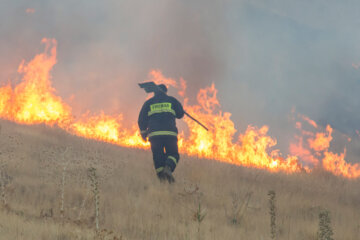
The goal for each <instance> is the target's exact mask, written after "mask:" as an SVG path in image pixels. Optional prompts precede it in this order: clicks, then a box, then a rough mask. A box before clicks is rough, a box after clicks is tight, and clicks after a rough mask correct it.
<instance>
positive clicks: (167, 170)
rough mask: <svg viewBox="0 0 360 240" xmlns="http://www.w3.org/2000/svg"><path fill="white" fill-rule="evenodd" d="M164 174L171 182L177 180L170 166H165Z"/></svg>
mask: <svg viewBox="0 0 360 240" xmlns="http://www.w3.org/2000/svg"><path fill="white" fill-rule="evenodd" d="M163 174H164V176H165V178H166V179H167V180H168V182H169V183H173V182H175V178H174V176H173V175H172V171H171V169H170V167H169V166H165V167H164V170H163Z"/></svg>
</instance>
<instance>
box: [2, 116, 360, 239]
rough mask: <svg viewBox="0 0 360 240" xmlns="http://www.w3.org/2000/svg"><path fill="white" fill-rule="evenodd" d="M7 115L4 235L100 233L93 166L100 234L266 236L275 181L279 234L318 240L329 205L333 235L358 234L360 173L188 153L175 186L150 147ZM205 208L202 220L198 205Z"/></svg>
mask: <svg viewBox="0 0 360 240" xmlns="http://www.w3.org/2000/svg"><path fill="white" fill-rule="evenodd" d="M0 124H1V125H2V130H1V134H0V152H1V154H0V166H1V168H0V170H1V171H3V172H6V174H7V175H8V176H10V177H11V182H10V183H9V184H7V185H6V187H5V190H4V191H5V193H6V203H7V204H6V205H4V204H2V208H1V210H0V236H1V237H0V239H37V240H38V239H46V240H51V239H57V240H59V239H64V240H65V239H94V238H95V211H94V204H95V203H94V197H93V193H92V189H91V186H90V184H91V183H90V181H89V178H88V175H87V170H88V169H89V168H91V167H94V168H96V174H97V176H98V184H99V186H98V187H99V195H100V206H99V226H100V229H106V231H104V230H103V231H102V232H101V233H100V234H98V238H100V239H121V238H120V237H122V239H154V240H160V239H171V240H177V239H182V240H186V239H251V240H252V239H256V240H257V239H258V240H267V239H270V216H269V204H268V196H267V194H268V192H269V191H270V190H273V191H275V192H276V229H277V230H276V231H277V233H276V236H277V239H278V240H281V239H291V240H300V239H304V240H315V239H316V237H317V232H318V225H319V224H318V221H319V219H318V217H319V213H320V211H321V210H322V209H327V210H329V211H330V212H331V226H332V229H333V231H334V235H333V236H334V239H341V240H350V239H353V240H355V239H359V236H360V225H359V224H360V222H359V219H360V210H359V209H360V201H359V199H360V182H359V180H346V179H342V178H337V177H334V176H332V175H331V174H327V173H325V172H321V171H315V172H314V173H312V174H294V175H286V174H282V173H278V174H272V173H268V172H266V171H260V170H256V169H248V168H242V167H237V166H232V165H228V164H223V163H219V162H216V161H209V160H202V159H196V158H190V157H187V156H182V158H181V161H180V164H179V166H178V168H177V170H176V172H175V178H176V183H175V184H174V185H172V186H169V185H167V184H161V183H160V182H159V181H158V180H157V178H156V176H155V173H154V169H153V164H152V159H151V154H150V152H149V151H142V150H136V149H125V148H121V147H118V146H114V145H111V144H106V143H99V142H95V141H90V140H85V139H81V138H77V137H75V136H71V135H68V134H66V133H64V132H63V131H61V130H58V129H53V128H49V127H46V126H19V125H16V124H13V123H10V122H6V121H1V122H0ZM67 148H68V151H67V152H66V155H65V156H64V158H63V157H62V154H63V153H64V151H65V149H67ZM64 161H65V162H64ZM66 161H68V162H66ZM65 164H66V166H67V167H66V181H63V176H64V174H63V172H64V165H65ZM63 183H65V184H64V186H62V185H63ZM62 189H64V190H63V193H64V194H63V196H64V198H63V201H62V199H61V196H62ZM62 202H63V215H64V217H61V212H60V210H61V206H62ZM199 206H200V208H201V209H200V210H199ZM205 213H206V215H205V216H204V218H203V219H202V220H201V222H200V223H199V215H196V214H200V215H201V214H205ZM199 224H201V227H199ZM111 231H112V233H111ZM100 235H101V236H100ZM114 237H115V238H114Z"/></svg>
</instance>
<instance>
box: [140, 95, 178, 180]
mask: <svg viewBox="0 0 360 240" xmlns="http://www.w3.org/2000/svg"><path fill="white" fill-rule="evenodd" d="M183 116H184V109H183V107H182V105H181V103H180V102H179V101H178V100H176V98H174V97H171V96H168V95H167V94H166V93H165V92H156V93H155V95H154V97H152V98H150V99H149V100H147V101H146V102H145V103H144V105H143V107H142V108H141V111H140V114H139V120H138V124H139V128H140V132H141V135H142V137H143V138H144V139H146V136H147V137H149V141H150V143H151V150H152V153H153V159H154V165H155V170H156V173H157V174H158V176H159V177H160V175H161V172H162V171H163V170H164V168H165V166H169V167H170V169H171V171H174V170H175V168H176V165H177V164H178V162H179V158H180V156H179V151H178V145H177V134H178V130H177V128H176V122H175V119H176V118H178V119H180V118H182V117H183Z"/></svg>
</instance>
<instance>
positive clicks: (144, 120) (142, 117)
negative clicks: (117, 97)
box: [138, 103, 149, 141]
mask: <svg viewBox="0 0 360 240" xmlns="http://www.w3.org/2000/svg"><path fill="white" fill-rule="evenodd" d="M147 108H148V106H147V104H146V103H145V104H144V105H143V106H142V108H141V110H140V113H139V119H138V125H139V129H140V134H141V137H142V139H143V140H144V141H146V137H147V134H148V131H147V128H148V122H149V117H148V114H147V112H148V111H147Z"/></svg>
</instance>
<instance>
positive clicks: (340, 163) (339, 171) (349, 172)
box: [290, 114, 360, 178]
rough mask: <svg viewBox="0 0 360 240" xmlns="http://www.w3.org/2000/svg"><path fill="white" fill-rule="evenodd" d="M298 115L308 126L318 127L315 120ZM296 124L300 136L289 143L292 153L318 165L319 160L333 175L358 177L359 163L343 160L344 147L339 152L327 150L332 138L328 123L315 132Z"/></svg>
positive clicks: (344, 154) (359, 174) (359, 171)
mask: <svg viewBox="0 0 360 240" xmlns="http://www.w3.org/2000/svg"><path fill="white" fill-rule="evenodd" d="M298 116H299V117H300V118H301V119H302V120H304V121H305V122H306V123H308V124H309V125H310V126H312V127H314V128H316V129H319V127H318V125H317V124H316V122H315V121H313V120H311V119H309V118H308V117H305V116H302V115H300V114H299V115H298ZM296 126H297V127H300V128H299V130H300V132H301V136H296V139H297V141H298V142H297V143H292V144H291V145H290V152H291V153H292V154H293V155H295V156H298V157H299V158H301V159H305V160H306V162H307V163H311V164H313V165H318V164H319V163H320V162H321V163H322V167H323V168H324V169H325V170H326V171H329V172H332V173H333V174H334V175H338V176H345V177H348V178H358V177H360V165H359V164H350V163H347V162H346V161H345V157H346V149H344V152H343V153H340V154H337V153H333V152H331V151H330V150H329V148H330V143H331V141H332V139H333V137H332V132H333V129H332V128H331V126H330V125H327V126H326V128H325V132H317V133H312V132H309V131H305V130H303V129H302V127H303V126H302V124H298V123H296ZM304 139H307V145H306V144H305V143H304ZM347 140H348V137H347Z"/></svg>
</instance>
